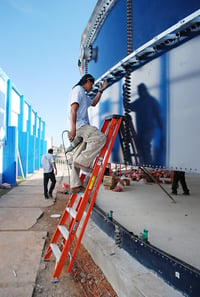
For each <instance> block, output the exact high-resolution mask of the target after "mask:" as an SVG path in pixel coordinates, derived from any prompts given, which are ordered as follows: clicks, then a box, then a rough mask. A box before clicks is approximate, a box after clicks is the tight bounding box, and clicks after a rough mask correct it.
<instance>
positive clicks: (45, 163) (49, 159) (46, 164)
mask: <svg viewBox="0 0 200 297" xmlns="http://www.w3.org/2000/svg"><path fill="white" fill-rule="evenodd" d="M54 162H55V157H54V155H53V154H49V153H47V154H46V155H43V156H42V160H41V163H42V167H43V172H44V173H49V172H52V171H53V165H52V163H54Z"/></svg>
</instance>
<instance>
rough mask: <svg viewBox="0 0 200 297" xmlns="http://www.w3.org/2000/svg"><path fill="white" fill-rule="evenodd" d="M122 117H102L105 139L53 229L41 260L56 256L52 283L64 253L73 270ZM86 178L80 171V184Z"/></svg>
mask: <svg viewBox="0 0 200 297" xmlns="http://www.w3.org/2000/svg"><path fill="white" fill-rule="evenodd" d="M122 119H123V117H122V116H119V115H112V117H107V118H106V119H105V121H104V123H103V126H102V129H101V132H102V133H104V134H105V135H106V137H107V141H106V144H105V145H104V147H103V148H102V150H101V151H100V153H99V155H98V156H97V158H96V160H95V163H94V167H93V170H92V173H91V175H90V177H89V180H88V183H87V186H86V189H85V192H84V194H83V196H81V197H79V195H78V194H72V195H71V197H70V199H69V201H68V203H67V206H66V208H65V210H64V212H63V214H62V216H61V219H60V221H59V223H58V226H57V228H56V231H55V233H54V235H53V237H52V239H51V242H50V244H49V246H48V248H47V250H46V253H45V255H44V260H49V258H50V256H51V254H52V253H53V254H54V256H55V258H56V265H55V270H54V273H53V276H52V280H51V281H52V282H53V283H56V282H58V280H59V276H60V274H61V271H62V269H63V266H64V264H65V261H66V258H67V256H69V264H68V268H67V273H69V272H70V271H71V269H72V266H73V263H74V259H75V257H76V254H77V251H78V248H79V245H80V243H81V240H82V237H83V234H84V231H85V228H86V226H87V223H88V220H89V217H90V214H91V211H92V208H93V205H94V202H95V199H96V196H97V194H98V190H99V187H100V185H101V182H102V179H103V176H104V171H105V169H106V165H107V163H108V160H109V157H110V154H111V151H112V147H113V144H114V142H115V138H116V136H117V134H118V131H119V128H120V125H121V122H122ZM85 179H86V175H85V174H84V173H82V174H81V182H82V184H83V182H84V180H85ZM84 212H85V214H84ZM80 221H81V224H80ZM79 224H80V225H79ZM79 227H80V230H79V234H78V236H77V237H76V241H75V240H74V239H75V235H76V232H77V230H78V229H79ZM72 243H73V245H72Z"/></svg>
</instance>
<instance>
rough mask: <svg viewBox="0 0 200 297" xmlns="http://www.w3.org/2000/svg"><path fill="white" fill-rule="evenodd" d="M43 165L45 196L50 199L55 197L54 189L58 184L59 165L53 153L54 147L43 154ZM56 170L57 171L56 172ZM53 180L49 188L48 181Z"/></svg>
mask: <svg viewBox="0 0 200 297" xmlns="http://www.w3.org/2000/svg"><path fill="white" fill-rule="evenodd" d="M41 163H42V167H43V187H44V197H45V199H48V198H49V197H51V198H53V190H54V188H55V185H56V177H55V175H57V167H56V162H55V157H54V155H53V149H49V150H48V153H47V154H45V155H43V156H42V160H41ZM54 170H55V172H54ZM49 180H50V181H51V184H50V187H49V190H48V183H49Z"/></svg>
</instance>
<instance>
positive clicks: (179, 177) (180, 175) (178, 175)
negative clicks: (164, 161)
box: [172, 171, 189, 193]
mask: <svg viewBox="0 0 200 297" xmlns="http://www.w3.org/2000/svg"><path fill="white" fill-rule="evenodd" d="M179 181H180V183H181V186H182V189H183V192H184V193H188V192H189V190H188V187H187V185H186V181H185V172H184V171H174V177H173V182H172V192H173V193H177V188H178V182H179Z"/></svg>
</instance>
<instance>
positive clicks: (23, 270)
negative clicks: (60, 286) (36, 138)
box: [0, 164, 65, 297]
mask: <svg viewBox="0 0 200 297" xmlns="http://www.w3.org/2000/svg"><path fill="white" fill-rule="evenodd" d="M57 167H58V175H57V177H56V179H57V183H56V188H55V190H54V195H56V191H57V188H58V186H59V184H60V182H61V180H62V177H63V175H64V170H65V166H64V165H59V164H58V165H57ZM54 202H55V200H54V199H44V196H43V171H42V170H39V171H38V172H36V173H34V174H33V175H31V176H30V177H29V178H28V179H27V180H25V181H24V182H22V183H20V184H19V185H18V186H17V187H14V188H13V189H11V190H10V191H9V192H8V193H7V194H6V195H3V196H1V197H0V251H1V253H0V262H1V270H0V296H1V297H31V296H32V294H33V289H34V285H35V280H36V276H37V271H38V267H39V263H40V259H41V255H42V249H43V247H44V243H45V238H46V235H47V232H39V231H29V229H30V228H31V227H32V226H33V225H34V224H35V223H36V222H37V220H38V218H39V217H40V216H41V215H42V211H41V209H40V208H41V207H48V206H50V205H53V204H54ZM47 231H48V230H47Z"/></svg>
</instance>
